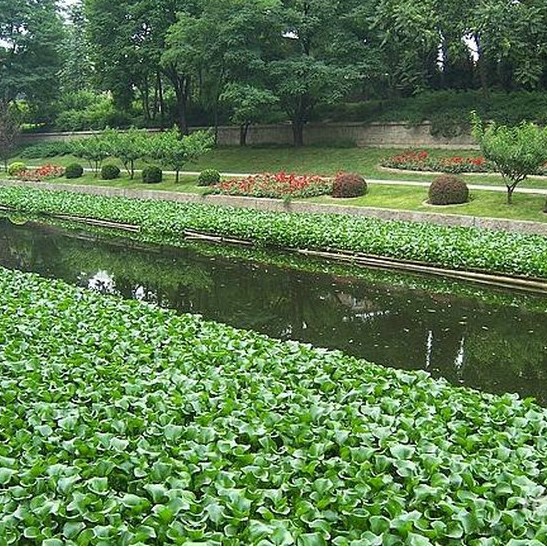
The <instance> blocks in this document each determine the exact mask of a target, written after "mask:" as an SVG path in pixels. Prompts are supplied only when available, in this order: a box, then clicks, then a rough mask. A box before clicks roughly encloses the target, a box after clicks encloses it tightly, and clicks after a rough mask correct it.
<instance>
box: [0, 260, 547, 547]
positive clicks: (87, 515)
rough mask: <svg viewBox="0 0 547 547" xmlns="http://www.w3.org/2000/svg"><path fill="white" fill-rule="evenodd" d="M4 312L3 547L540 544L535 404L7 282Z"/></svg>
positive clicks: (146, 309) (65, 291) (33, 281)
mask: <svg viewBox="0 0 547 547" xmlns="http://www.w3.org/2000/svg"><path fill="white" fill-rule="evenodd" d="M37 295H39V296H37ZM0 309H1V310H2V314H1V315H0V326H1V329H0V332H2V339H3V343H2V344H1V345H0V356H1V359H0V360H1V361H2V363H4V366H3V368H2V382H3V387H4V389H3V390H2V393H1V395H0V397H1V398H2V406H3V408H4V412H3V413H2V415H1V416H0V421H1V424H2V428H1V430H0V436H1V437H2V440H3V442H2V445H1V448H0V483H1V484H2V490H1V493H0V499H1V501H2V503H1V504H0V515H1V518H0V541H1V542H2V543H3V544H17V543H19V544H21V543H25V544H28V543H31V544H42V543H43V542H44V541H46V542H47V543H48V544H53V543H54V542H61V543H62V544H73V543H77V544H104V543H110V544H134V543H139V542H140V543H145V544H166V543H170V544H171V543H187V542H191V543H195V542H202V543H207V544H258V543H260V542H267V543H273V544H282V545H291V544H298V545H323V544H326V543H332V544H336V545H346V544H349V543H350V542H353V543H358V544H386V545H389V544H395V545H397V544H406V545H426V544H447V543H449V544H457V545H465V544H467V545H470V544H494V545H504V544H507V543H509V542H511V541H516V540H519V541H521V542H523V543H526V544H542V543H545V541H547V537H546V530H545V526H544V519H545V510H546V508H545V483H546V481H547V475H546V473H547V471H546V470H547V459H546V458H547V456H546V453H547V452H546V442H547V441H546V438H547V435H546V434H547V415H546V413H545V411H544V410H542V409H540V408H539V407H537V406H535V405H534V404H532V403H530V402H529V401H519V400H518V399H516V398H515V397H513V396H509V395H507V396H504V397H496V396H490V395H484V394H479V393H477V392H474V391H470V390H465V389H460V388H454V387H451V386H449V385H447V384H446V382H444V381H435V380H432V379H431V378H430V377H429V376H428V375H427V374H426V373H423V372H412V373H407V372H401V371H395V370H390V369H386V368H383V367H380V366H376V365H372V364H368V363H366V362H363V361H360V360H358V359H355V358H350V357H346V356H344V355H342V354H341V353H338V352H329V351H325V350H317V349H313V348H311V347H309V346H306V345H301V344H297V343H293V342H288V343H281V342H276V341H273V340H270V339H268V338H266V337H263V336H260V335H257V334H253V333H251V332H243V331H238V330H235V329H232V328H229V327H226V326H222V325H218V324H214V323H207V322H204V321H201V320H200V319H199V318H197V317H193V316H182V317H180V316H177V315H176V314H175V313H173V312H170V311H165V310H161V309H158V308H155V307H153V306H150V305H144V304H141V303H138V302H134V301H133V302H129V301H128V302H124V301H121V300H117V299H115V298H111V297H105V296H101V295H98V294H94V293H91V292H86V291H83V290H79V289H76V288H72V287H69V286H67V285H66V284H64V283H60V282H52V281H46V280H42V279H40V278H38V277H37V276H33V275H24V274H20V273H14V272H7V271H6V270H0ZM14 317H16V318H17V321H14V320H13V318H14ZM432 507H435V508H436V509H435V510H432Z"/></svg>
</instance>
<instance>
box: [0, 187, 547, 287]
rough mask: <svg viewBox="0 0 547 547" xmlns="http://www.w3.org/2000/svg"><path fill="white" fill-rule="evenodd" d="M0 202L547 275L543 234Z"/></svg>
mask: <svg viewBox="0 0 547 547" xmlns="http://www.w3.org/2000/svg"><path fill="white" fill-rule="evenodd" d="M0 204H1V205H4V206H8V207H12V208H14V209H16V210H18V211H22V212H28V213H45V214H59V213H62V214H70V215H75V216H82V217H88V218H96V219H105V220H110V221H117V222H123V223H130V224H136V225H138V226H140V227H141V230H142V232H143V233H145V234H148V235H149V236H152V237H153V236H154V235H160V236H161V237H162V238H163V240H164V241H169V240H172V241H175V242H177V241H180V240H181V239H182V238H183V236H184V232H185V230H195V231H200V232H204V233H211V234H218V235H224V236H229V237H236V238H242V239H248V240H250V241H253V242H255V243H256V244H258V245H269V246H274V247H283V248H286V247H291V248H302V249H339V250H343V251H350V252H356V253H365V254H372V255H381V256H388V257H394V258H404V259H407V260H415V261H422V262H426V263H430V264H437V265H441V266H444V267H450V268H456V269H466V270H487V271H493V272H503V273H508V274H515V275H523V276H530V277H539V278H543V279H547V237H544V236H539V235H526V234H518V233H511V232H506V231H494V230H481V229H477V228H459V227H457V228H456V227H447V226H438V225H434V224H421V223H413V222H395V221H382V220H377V219H372V218H363V217H355V216H351V215H334V214H330V215H325V214H303V213H298V214H291V213H270V212H264V211H256V210H252V209H235V208H231V207H215V206H212V205H206V204H182V203H175V202H166V201H153V200H137V199H127V198H112V197H98V196H90V195H84V194H76V193H71V192H53V191H44V190H35V189H30V188H20V187H0Z"/></svg>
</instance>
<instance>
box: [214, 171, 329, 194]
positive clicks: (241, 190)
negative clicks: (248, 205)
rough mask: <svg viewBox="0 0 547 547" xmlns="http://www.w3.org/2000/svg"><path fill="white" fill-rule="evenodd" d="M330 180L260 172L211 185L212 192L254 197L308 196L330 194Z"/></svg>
mask: <svg viewBox="0 0 547 547" xmlns="http://www.w3.org/2000/svg"><path fill="white" fill-rule="evenodd" d="M331 190H332V181H330V180H327V179H324V178H322V177H319V176H316V175H295V174H293V173H283V172H281V173H261V174H258V175H251V176H249V177H244V178H234V179H231V180H227V181H223V182H220V183H218V184H215V185H214V186H211V190H210V192H211V193H213V194H226V195H230V196H250V197H255V198H278V199H284V198H287V197H290V198H310V197H316V196H322V195H325V194H330V192H331Z"/></svg>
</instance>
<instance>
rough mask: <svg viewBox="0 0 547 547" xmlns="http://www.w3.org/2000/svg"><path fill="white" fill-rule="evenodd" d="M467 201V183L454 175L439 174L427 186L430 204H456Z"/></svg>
mask: <svg viewBox="0 0 547 547" xmlns="http://www.w3.org/2000/svg"><path fill="white" fill-rule="evenodd" d="M467 201H469V188H467V184H465V182H464V181H463V180H462V179H461V178H460V177H456V176H455V175H441V176H440V177H437V178H436V179H435V180H434V181H433V182H432V183H431V186H430V187H429V203H431V205H456V204H458V203H466V202H467Z"/></svg>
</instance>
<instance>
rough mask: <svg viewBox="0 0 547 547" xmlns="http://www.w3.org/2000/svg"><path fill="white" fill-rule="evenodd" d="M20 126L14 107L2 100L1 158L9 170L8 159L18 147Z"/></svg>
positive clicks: (0, 109) (0, 103)
mask: <svg viewBox="0 0 547 547" xmlns="http://www.w3.org/2000/svg"><path fill="white" fill-rule="evenodd" d="M19 134H20V128H19V121H18V119H17V116H16V115H15V113H14V109H13V107H10V105H8V103H7V102H5V101H0V159H2V161H3V162H4V170H5V171H7V170H8V160H9V159H10V158H11V156H12V155H13V152H14V151H15V149H16V148H17V143H18V140H19Z"/></svg>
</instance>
